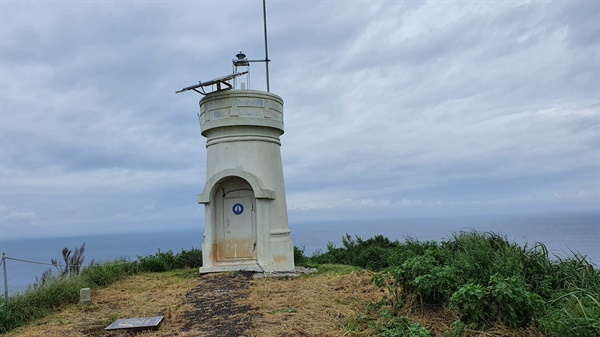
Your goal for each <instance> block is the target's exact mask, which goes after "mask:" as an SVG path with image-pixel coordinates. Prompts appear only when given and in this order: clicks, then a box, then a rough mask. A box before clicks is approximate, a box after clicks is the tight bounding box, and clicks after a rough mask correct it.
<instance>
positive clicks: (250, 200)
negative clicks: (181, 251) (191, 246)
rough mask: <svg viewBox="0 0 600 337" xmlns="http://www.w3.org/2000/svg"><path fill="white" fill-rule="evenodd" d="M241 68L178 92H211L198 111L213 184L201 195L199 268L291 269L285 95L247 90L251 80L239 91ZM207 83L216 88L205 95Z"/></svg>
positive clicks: (208, 179)
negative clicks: (202, 219) (202, 230)
mask: <svg viewBox="0 0 600 337" xmlns="http://www.w3.org/2000/svg"><path fill="white" fill-rule="evenodd" d="M240 55H243V54H242V53H241V52H240V54H238V55H237V57H238V59H237V60H234V65H236V61H237V62H238V63H237V66H239V65H243V66H248V65H249V63H247V62H246V63H240V60H242V57H241V56H240ZM243 57H244V61H246V60H245V55H243ZM237 66H236V67H235V70H234V73H233V74H231V75H229V76H224V77H221V78H218V79H215V80H212V81H207V82H200V84H198V85H195V86H191V87H187V88H184V89H182V90H180V91H178V92H182V91H186V90H194V91H196V92H199V93H201V94H203V95H205V96H204V97H203V98H202V99H201V100H200V113H199V117H200V127H201V133H202V136H204V137H206V149H207V158H206V159H207V161H206V165H207V167H206V184H205V186H204V190H203V191H202V193H201V194H199V195H198V202H199V203H200V204H204V207H205V233H204V243H203V244H202V259H203V261H202V268H200V272H201V273H210V272H221V271H234V270H248V271H257V272H286V271H292V270H294V250H293V244H292V240H291V238H290V229H289V226H288V217H287V204H286V198H285V187H284V182H283V168H282V164H281V150H280V148H281V142H280V138H279V137H280V136H281V135H282V134H283V132H284V129H283V100H282V99H281V97H279V96H277V95H274V94H272V93H268V92H264V91H258V90H250V89H246V85H247V83H243V84H242V83H240V86H241V87H242V88H244V89H237V88H236V85H235V81H236V80H235V79H236V78H237V77H238V76H240V75H244V74H248V71H244V72H237ZM248 79H249V78H248ZM230 82H233V83H230ZM207 86H211V87H213V88H214V87H215V86H216V88H217V90H216V91H213V92H210V93H206V92H205V91H204V89H205V88H206V87H207ZM197 89H200V90H202V92H200V91H198V90H197Z"/></svg>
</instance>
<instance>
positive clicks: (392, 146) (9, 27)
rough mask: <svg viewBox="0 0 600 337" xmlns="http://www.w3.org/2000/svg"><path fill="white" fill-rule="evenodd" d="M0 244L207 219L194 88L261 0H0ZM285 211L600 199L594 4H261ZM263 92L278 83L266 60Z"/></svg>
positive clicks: (331, 214) (232, 45)
mask: <svg viewBox="0 0 600 337" xmlns="http://www.w3.org/2000/svg"><path fill="white" fill-rule="evenodd" d="M0 16H1V17H0V19H1V20H0V21H1V23H0V25H1V26H0V28H1V32H0V38H1V41H0V42H1V55H0V56H1V74H0V83H1V97H0V98H1V111H0V118H1V120H0V122H1V123H0V124H1V126H0V132H1V143H0V144H1V153H0V155H1V158H0V159H1V161H0V173H1V182H0V190H1V192H0V198H1V199H0V207H1V224H0V234H1V235H2V237H5V238H9V237H22V236H28V235H29V236H39V235H69V234H82V233H98V232H119V231H144V230H158V229H165V228H192V227H195V226H199V225H202V223H203V221H204V213H203V206H201V205H198V204H196V200H197V199H196V195H197V194H198V193H200V192H201V191H202V188H203V186H204V181H205V166H206V161H205V158H206V149H205V139H204V138H203V137H202V136H201V135H200V130H199V125H198V119H197V116H196V113H197V110H198V100H199V99H200V98H201V96H200V95H198V94H196V93H194V92H186V93H183V94H179V95H175V91H176V90H178V89H181V88H182V87H185V86H188V85H192V84H194V83H197V81H206V80H210V79H212V78H215V77H219V76H223V75H226V74H228V73H230V72H231V71H232V66H231V59H232V58H233V57H234V56H235V54H236V53H237V52H238V51H239V50H243V51H244V52H245V53H246V54H247V55H248V57H249V58H250V59H259V58H264V44H263V43H264V37H263V26H262V25H263V22H262V2H261V1H122V2H120V1H4V0H3V1H2V2H1V13H0ZM267 16H268V33H269V57H270V58H271V59H272V62H271V64H270V69H269V70H270V83H271V92H273V93H275V94H278V95H279V96H281V97H282V98H283V99H284V101H285V108H284V109H285V128H286V133H285V134H284V135H283V136H282V159H283V165H284V174H285V184H286V190H287V203H288V209H289V217H290V222H292V223H293V222H295V221H305V220H316V219H346V218H365V219H370V218H379V217H385V218H390V217H405V216H430V215H440V216H446V215H455V214H467V215H468V214H504V213H528V212H550V211H565V212H567V211H589V210H598V209H600V206H599V205H600V196H599V189H600V182H599V181H600V177H599V174H600V163H599V158H600V157H599V156H600V154H599V149H600V126H599V125H600V53H599V51H600V42H599V40H600V4H599V3H598V2H597V1H560V2H552V1H455V2H452V1H429V2H420V1H268V2H267ZM251 73H252V82H251V84H252V88H253V89H258V90H265V80H264V77H265V76H264V66H263V65H262V64H258V63H257V64H253V65H252V69H251Z"/></svg>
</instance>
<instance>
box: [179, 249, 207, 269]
mask: <svg viewBox="0 0 600 337" xmlns="http://www.w3.org/2000/svg"><path fill="white" fill-rule="evenodd" d="M177 267H178V268H180V269H183V268H200V267H202V250H200V249H196V248H192V249H190V250H184V249H182V250H181V252H180V253H179V254H177Z"/></svg>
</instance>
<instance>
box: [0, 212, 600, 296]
mask: <svg viewBox="0 0 600 337" xmlns="http://www.w3.org/2000/svg"><path fill="white" fill-rule="evenodd" d="M290 229H291V231H292V239H293V241H294V245H295V246H298V247H299V248H300V249H303V250H304V252H305V254H306V255H312V254H313V253H314V252H315V251H317V250H323V251H325V250H326V247H327V244H328V243H329V242H332V243H333V244H335V245H336V246H337V247H340V246H341V238H342V236H344V235H346V234H350V235H352V236H353V237H354V236H359V237H361V238H363V239H367V238H369V237H372V236H374V235H378V234H381V235H383V236H386V237H388V238H390V239H392V240H400V241H402V240H404V239H405V238H407V237H411V238H415V239H418V240H421V241H426V240H443V239H446V238H448V237H450V236H451V235H452V233H454V232H458V231H470V230H477V231H482V232H494V233H500V234H502V235H504V236H506V237H507V238H508V239H509V240H510V241H511V242H516V243H519V244H521V245H525V244H527V245H529V246H531V245H533V244H534V243H536V242H542V243H544V244H545V245H546V247H547V248H548V250H549V251H550V253H551V255H553V256H554V255H555V256H560V257H565V256H571V255H572V252H578V253H579V254H581V255H584V256H587V257H588V259H589V261H591V262H593V263H594V264H595V265H596V266H597V267H598V266H600V212H588V213H569V214H555V215H510V216H469V217H427V218H404V219H378V220H358V219H353V220H335V221H304V222H294V221H290ZM203 232H204V228H203V227H201V226H198V228H194V229H188V230H177V231H163V232H148V233H127V234H122V233H121V234H105V235H88V236H70V237H52V238H36V239H14V240H0V250H1V251H2V252H4V253H6V256H7V257H10V258H16V259H21V260H28V261H32V262H40V263H49V262H50V260H51V259H53V258H55V259H59V261H60V260H61V259H62V257H61V251H62V249H63V247H68V248H69V249H71V250H73V249H74V248H76V247H79V246H81V245H82V244H83V243H85V244H86V246H85V254H84V256H85V264H88V263H89V262H90V261H91V260H92V259H93V260H95V261H96V262H100V261H110V260H114V259H118V258H128V259H131V260H135V259H136V258H137V257H138V256H146V255H148V254H154V253H156V252H157V251H158V250H159V249H160V250H161V251H168V250H172V251H173V252H175V253H177V252H180V251H181V250H182V249H185V250H189V249H192V248H201V246H202V240H203V237H202V234H203ZM6 262H7V264H6V267H7V279H8V286H9V293H11V294H14V293H17V292H21V291H24V290H26V289H27V287H28V285H31V284H33V283H34V282H35V281H36V278H37V277H40V276H41V274H42V273H43V272H44V271H45V270H46V269H48V268H53V267H51V266H48V265H42V264H34V263H29V262H20V261H14V260H7V261H6ZM0 273H1V269H0ZM0 283H1V287H2V288H0V289H2V292H3V291H4V283H3V278H0Z"/></svg>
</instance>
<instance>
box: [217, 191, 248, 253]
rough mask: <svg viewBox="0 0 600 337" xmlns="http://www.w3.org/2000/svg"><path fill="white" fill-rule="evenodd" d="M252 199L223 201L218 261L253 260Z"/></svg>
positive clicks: (226, 199)
mask: <svg viewBox="0 0 600 337" xmlns="http://www.w3.org/2000/svg"><path fill="white" fill-rule="evenodd" d="M253 212H254V204H253V198H252V197H248V196H236V197H225V198H224V199H223V236H222V237H223V239H224V240H223V241H222V245H223V246H222V247H221V249H219V252H220V253H221V256H219V257H218V259H219V260H221V261H223V260H239V259H253V258H254V248H255V238H254V237H255V235H254V224H253Z"/></svg>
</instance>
